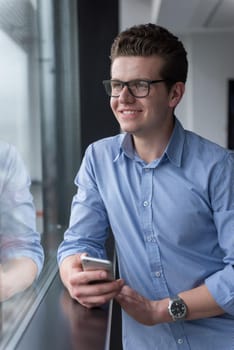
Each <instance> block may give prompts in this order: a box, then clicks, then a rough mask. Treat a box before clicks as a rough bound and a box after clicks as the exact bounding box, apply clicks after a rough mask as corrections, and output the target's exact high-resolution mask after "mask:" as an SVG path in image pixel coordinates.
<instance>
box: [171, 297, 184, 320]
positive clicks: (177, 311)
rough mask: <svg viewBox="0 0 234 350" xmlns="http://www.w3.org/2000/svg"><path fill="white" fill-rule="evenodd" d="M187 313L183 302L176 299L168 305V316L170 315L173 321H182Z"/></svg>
mask: <svg viewBox="0 0 234 350" xmlns="http://www.w3.org/2000/svg"><path fill="white" fill-rule="evenodd" d="M186 313H187V307H186V305H185V303H184V302H183V300H181V299H176V300H173V301H172V303H171V305H170V314H171V315H172V317H173V319H182V318H184V317H185V316H186Z"/></svg>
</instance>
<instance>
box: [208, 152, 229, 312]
mask: <svg viewBox="0 0 234 350" xmlns="http://www.w3.org/2000/svg"><path fill="white" fill-rule="evenodd" d="M210 195H211V203H212V208H213V217H214V222H215V225H216V228H217V233H218V241H219V245H220V247H221V249H222V250H223V252H224V258H223V266H224V267H223V269H222V270H220V271H217V272H216V273H215V274H213V275H211V276H209V277H208V278H207V279H206V281H205V283H206V286H207V288H208V289H209V291H210V293H211V294H212V296H213V297H214V299H215V300H216V302H217V303H218V304H219V305H220V306H221V307H222V308H223V309H224V310H225V311H226V312H227V313H229V314H231V315H234V153H232V152H228V153H227V156H226V157H225V159H224V161H223V162H222V164H221V166H220V167H219V168H218V169H215V171H214V174H213V176H212V179H211V189H210Z"/></svg>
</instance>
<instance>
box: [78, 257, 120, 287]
mask: <svg viewBox="0 0 234 350" xmlns="http://www.w3.org/2000/svg"><path fill="white" fill-rule="evenodd" d="M81 263H82V267H83V270H84V271H93V270H106V271H107V272H108V280H109V281H111V280H113V279H114V273H113V265H112V262H111V261H110V260H105V259H98V258H93V257H90V256H84V255H82V256H81ZM99 282H102V281H99ZM95 283H97V282H96V281H95Z"/></svg>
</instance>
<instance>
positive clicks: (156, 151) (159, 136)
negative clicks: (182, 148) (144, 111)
mask: <svg viewBox="0 0 234 350" xmlns="http://www.w3.org/2000/svg"><path fill="white" fill-rule="evenodd" d="M173 128H174V123H171V125H170V127H168V128H167V129H166V130H164V131H162V130H161V132H160V133H156V132H154V133H153V135H152V136H151V137H149V136H147V138H145V137H141V136H138V135H133V142H134V147H135V150H136V152H137V154H138V155H139V157H140V158H141V159H142V160H144V161H145V162H146V163H150V162H152V161H153V160H155V159H158V158H160V157H161V156H162V155H163V153H164V151H165V149H166V147H167V144H168V142H169V139H170V137H171V134H172V132H173Z"/></svg>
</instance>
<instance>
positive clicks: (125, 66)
mask: <svg viewBox="0 0 234 350" xmlns="http://www.w3.org/2000/svg"><path fill="white" fill-rule="evenodd" d="M162 65H163V61H162V58H161V57H159V56H156V55H154V56H147V57H142V56H120V57H117V58H115V59H114V61H113V63H112V67H111V75H112V76H111V78H112V79H116V80H120V81H124V82H126V81H131V80H136V79H142V80H157V79H163V77H162V76H161V75H160V72H161V68H162ZM183 89H184V84H183V83H175V84H174V85H173V86H172V88H171V90H170V92H168V89H167V87H166V84H165V83H164V82H160V83H158V84H152V85H151V86H150V92H149V95H148V96H147V97H144V98H136V97H134V96H132V95H131V94H130V92H129V90H128V88H127V86H124V88H123V89H122V91H121V93H120V96H119V97H111V100H110V105H111V109H112V111H113V113H114V115H115V117H116V119H117V120H118V122H119V124H120V127H121V129H122V131H125V132H129V133H131V134H132V135H133V137H134V136H135V137H141V138H142V137H143V138H147V139H150V138H155V136H156V135H157V134H159V133H160V134H161V133H162V132H168V128H170V129H171V128H172V123H173V111H174V108H175V106H176V105H177V104H178V102H179V101H180V99H181V97H182V95H183V91H184V90H183Z"/></svg>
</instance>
